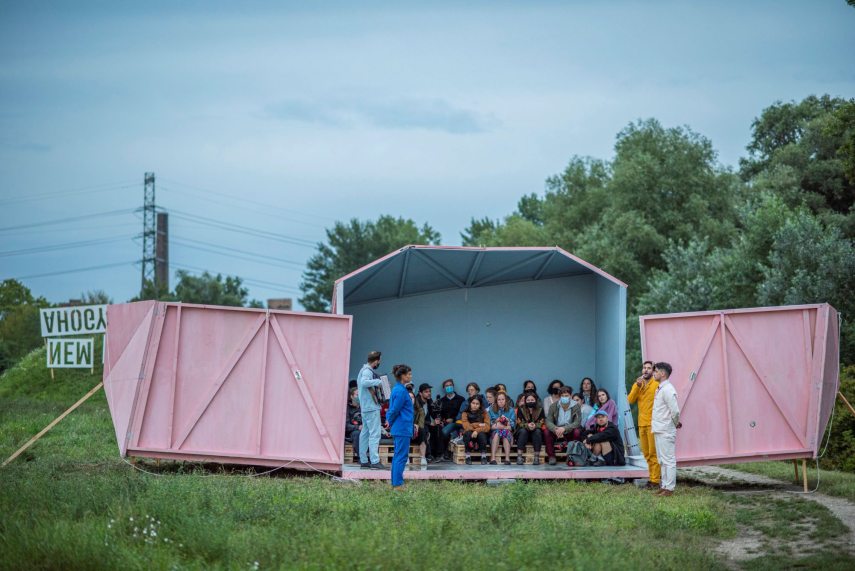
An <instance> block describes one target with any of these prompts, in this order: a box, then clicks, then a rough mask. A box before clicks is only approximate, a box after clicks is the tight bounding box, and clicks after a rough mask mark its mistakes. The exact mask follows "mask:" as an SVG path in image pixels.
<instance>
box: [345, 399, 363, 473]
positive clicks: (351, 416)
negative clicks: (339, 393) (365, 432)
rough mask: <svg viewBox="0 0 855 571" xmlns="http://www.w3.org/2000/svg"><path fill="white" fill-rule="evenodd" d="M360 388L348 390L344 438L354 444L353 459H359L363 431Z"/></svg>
mask: <svg viewBox="0 0 855 571" xmlns="http://www.w3.org/2000/svg"><path fill="white" fill-rule="evenodd" d="M357 393H358V389H357V388H356V387H352V388H351V389H350V390H349V391H348V399H347V417H346V418H345V422H344V438H345V440H346V441H347V442H350V444H351V445H352V446H353V461H354V462H358V461H359V433H360V432H362V413H361V412H360V410H359V395H358V394H357Z"/></svg>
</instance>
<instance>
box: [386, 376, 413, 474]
mask: <svg viewBox="0 0 855 571" xmlns="http://www.w3.org/2000/svg"><path fill="white" fill-rule="evenodd" d="M392 374H393V375H394V376H395V379H396V380H397V381H398V382H397V383H396V384H395V386H394V388H393V389H392V394H391V396H390V397H389V410H388V411H386V420H387V421H388V423H389V432H390V433H391V434H392V438H393V439H394V440H395V453H394V455H393V456H392V489H393V490H401V489H403V487H404V468H406V467H407V459H408V458H409V455H410V440H411V439H412V438H413V426H414V424H413V423H414V422H415V419H414V414H413V400H414V399H411V398H410V393H409V391H407V389H406V385H407V383H409V382H411V381H412V380H413V370H412V369H411V368H410V367H409V366H407V365H395V366H394V367H393V368H392Z"/></svg>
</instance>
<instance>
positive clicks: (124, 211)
mask: <svg viewBox="0 0 855 571" xmlns="http://www.w3.org/2000/svg"><path fill="white" fill-rule="evenodd" d="M133 211H134V209H133V208H122V209H119V210H108V211H106V212H96V213H95V214H84V215H83V216H71V217H69V218H57V219H55V220H46V221H44V222H35V223H32V224H21V225H18V226H6V227H5V228H0V232H6V231H7V230H19V229H22V228H35V227H37V226H51V225H53V224H65V223H66V222H74V221H77V220H88V219H90V218H100V217H102V216H115V215H116V214H130V213H131V212H133Z"/></svg>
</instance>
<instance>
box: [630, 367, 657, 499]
mask: <svg viewBox="0 0 855 571" xmlns="http://www.w3.org/2000/svg"><path fill="white" fill-rule="evenodd" d="M657 388H659V382H658V381H657V380H656V379H654V378H653V361H645V362H644V364H642V366H641V376H640V377H638V378H637V379H635V383H634V384H633V385H632V390H630V391H629V395H628V396H627V400H628V401H629V404H635V403H638V442H639V444H640V445H641V453H642V454H644V459H645V460H647V470H648V471H649V472H650V481H649V482H647V487H648V488H655V489H657V490H658V489H659V485H660V479H661V469H660V467H659V460H658V459H657V458H656V442H655V441H654V439H653V432H652V431H651V428H650V427H651V424H652V417H653V397H654V396H656V389H657Z"/></svg>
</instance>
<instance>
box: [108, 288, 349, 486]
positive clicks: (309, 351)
mask: <svg viewBox="0 0 855 571" xmlns="http://www.w3.org/2000/svg"><path fill="white" fill-rule="evenodd" d="M107 321H108V323H109V324H110V325H109V326H108V331H107V348H106V351H105V360H104V361H105V362H104V390H105V391H106V394H107V402H108V404H109V407H110V413H111V415H112V417H113V424H114V426H115V429H116V440H117V441H118V444H119V452H120V453H121V454H122V456H139V457H149V458H172V459H179V460H195V461H210V462H222V463H228V464H250V465H262V466H292V467H294V468H300V469H321V470H340V469H341V464H342V454H343V444H342V443H343V439H344V421H343V420H342V419H343V414H344V410H345V406H346V403H345V401H346V398H347V397H346V394H345V390H343V389H342V383H343V382H344V381H343V379H346V378H347V359H346V355H347V350H348V347H349V346H350V328H351V319H350V317H349V316H335V315H318V314H312V313H296V312H286V311H265V310H263V309H260V310H259V309H244V308H232V307H213V306H202V305H189V304H180V303H163V302H154V301H141V302H137V303H128V304H123V305H111V306H109V307H108V308H107Z"/></svg>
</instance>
